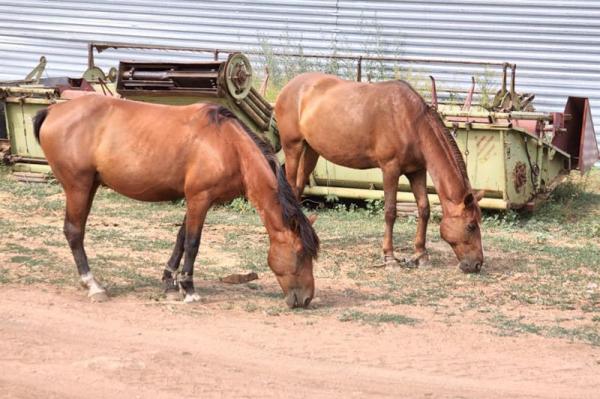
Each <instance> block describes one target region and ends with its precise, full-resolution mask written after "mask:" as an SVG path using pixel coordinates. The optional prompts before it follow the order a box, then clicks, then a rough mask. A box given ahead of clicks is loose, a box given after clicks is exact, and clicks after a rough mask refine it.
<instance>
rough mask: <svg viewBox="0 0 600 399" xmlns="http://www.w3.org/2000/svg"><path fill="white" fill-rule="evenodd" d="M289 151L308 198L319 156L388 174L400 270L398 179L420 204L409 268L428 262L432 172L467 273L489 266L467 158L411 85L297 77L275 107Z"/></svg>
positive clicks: (388, 206) (447, 229) (387, 246)
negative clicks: (404, 180)
mask: <svg viewBox="0 0 600 399" xmlns="http://www.w3.org/2000/svg"><path fill="white" fill-rule="evenodd" d="M275 113H276V117H277V125H278V128H279V133H280V136H281V143H282V146H283V150H284V152H285V165H286V166H285V169H286V174H287V179H288V181H289V183H290V185H292V187H295V190H296V194H297V195H298V196H300V195H301V194H302V190H303V189H304V186H305V185H306V183H307V180H308V177H309V175H310V173H311V172H312V171H313V169H314V168H315V165H316V163H317V159H318V157H319V155H322V156H323V157H324V158H326V159H327V160H329V161H331V162H334V163H336V164H339V165H343V166H347V167H350V168H357V169H366V168H374V167H378V168H381V170H382V172H383V190H384V200H385V234H384V238H383V253H384V260H385V264H386V265H389V266H392V265H396V264H397V259H395V258H394V250H393V239H392V232H393V228H394V222H395V220H396V191H397V188H398V179H399V178H400V176H401V175H402V174H404V175H406V177H407V178H408V180H409V182H410V186H411V189H412V191H413V194H414V196H415V199H416V201H417V206H418V210H419V220H418V224H417V234H416V238H415V254H414V255H413V256H412V258H411V259H410V260H409V265H413V266H414V265H418V264H419V262H425V261H427V259H428V255H427V251H426V249H425V233H426V231H427V222H428V220H429V201H428V198H427V187H426V176H427V171H428V172H429V173H430V175H431V178H432V180H433V183H434V185H435V188H436V190H437V193H438V196H439V198H440V202H441V205H442V210H443V219H442V223H441V225H440V233H441V236H442V238H443V239H444V240H445V241H447V242H448V243H449V244H450V245H451V246H452V249H453V250H454V253H455V254H456V256H457V257H458V259H459V261H460V264H459V266H460V268H461V270H463V271H464V272H478V271H479V270H480V268H481V265H482V263H483V250H482V246H481V234H480V231H479V223H480V219H481V211H480V209H479V205H478V204H477V202H478V201H479V199H481V193H478V194H475V195H474V194H473V192H472V190H471V185H470V183H469V179H468V177H467V172H466V167H465V163H464V160H463V159H462V156H461V154H460V151H459V150H458V147H457V145H456V142H455V141H454V139H453V138H452V136H451V134H450V132H449V131H448V130H447V129H446V128H445V126H444V124H443V122H442V121H441V119H440V117H439V115H438V113H437V112H436V111H435V110H434V109H432V108H430V107H429V106H428V105H427V104H426V103H425V101H424V100H423V99H422V97H421V96H420V95H419V94H418V93H417V92H416V91H415V90H414V89H413V88H412V87H411V86H410V85H409V84H408V83H406V82H402V81H389V82H381V83H373V84H369V83H358V82H350V81H345V80H342V79H339V78H338V77H335V76H330V75H324V74H320V73H306V74H302V75H299V76H297V77H296V78H294V79H292V80H291V81H290V82H289V83H288V84H287V85H286V86H285V87H284V88H283V90H282V91H281V93H280V94H279V97H278V98H277V104H276V106H275Z"/></svg>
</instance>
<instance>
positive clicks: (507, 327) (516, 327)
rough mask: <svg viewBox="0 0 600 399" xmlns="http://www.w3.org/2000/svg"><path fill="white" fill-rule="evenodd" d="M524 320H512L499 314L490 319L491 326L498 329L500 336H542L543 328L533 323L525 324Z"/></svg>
mask: <svg viewBox="0 0 600 399" xmlns="http://www.w3.org/2000/svg"><path fill="white" fill-rule="evenodd" d="M522 320H523V318H519V319H511V318H509V317H507V316H505V315H502V314H497V315H495V316H493V317H492V318H490V319H489V322H490V324H491V325H492V326H493V327H494V328H496V329H497V333H498V335H502V336H515V335H518V334H523V333H530V334H540V333H541V332H542V328H541V327H540V326H538V325H536V324H533V323H524V322H523V321H522Z"/></svg>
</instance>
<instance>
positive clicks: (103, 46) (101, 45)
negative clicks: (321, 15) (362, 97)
mask: <svg viewBox="0 0 600 399" xmlns="http://www.w3.org/2000/svg"><path fill="white" fill-rule="evenodd" d="M94 48H95V49H96V50H97V51H98V53H101V52H103V51H105V50H107V49H110V48H114V49H120V48H129V49H145V50H165V51H188V52H195V53H210V54H213V55H214V54H217V56H218V54H219V53H228V54H231V53H241V52H243V53H246V54H253V55H263V52H262V51H257V50H244V51H242V50H236V49H229V50H227V49H214V48H200V47H183V46H164V45H149V44H135V43H118V42H91V43H89V45H88V51H89V52H90V53H91V52H93V49H94ZM272 55H276V56H288V57H305V58H329V59H337V60H359V59H361V60H368V61H404V62H425V63H431V64H450V65H480V66H504V65H511V64H507V63H504V62H498V61H488V60H477V61H456V60H449V59H443V58H410V57H375V56H364V55H359V54H330V55H327V54H317V53H302V54H298V53H288V52H281V51H274V52H272ZM88 60H92V62H93V56H92V57H90V55H89V54H88ZM512 65H514V64H512Z"/></svg>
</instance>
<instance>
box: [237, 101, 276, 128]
mask: <svg viewBox="0 0 600 399" xmlns="http://www.w3.org/2000/svg"><path fill="white" fill-rule="evenodd" d="M235 104H236V105H237V106H238V107H240V108H241V109H242V110H243V111H244V112H245V113H246V114H247V115H248V117H249V118H250V119H252V121H253V122H254V123H255V124H256V126H258V128H259V129H261V130H268V129H269V124H268V122H265V121H264V120H263V119H262V118H261V117H260V116H259V115H258V114H257V113H256V112H255V111H254V110H253V109H252V108H251V107H250V106H249V105H248V104H246V103H245V102H244V101H236V103H235Z"/></svg>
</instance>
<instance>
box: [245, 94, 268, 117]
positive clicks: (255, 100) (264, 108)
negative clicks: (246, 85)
mask: <svg viewBox="0 0 600 399" xmlns="http://www.w3.org/2000/svg"><path fill="white" fill-rule="evenodd" d="M248 99H249V100H251V101H252V102H253V103H254V104H256V106H257V107H258V108H260V110H261V111H262V113H263V114H265V115H266V116H267V118H270V115H271V113H272V112H273V108H272V107H271V104H269V103H268V102H266V101H264V100H262V99H261V98H260V97H259V96H258V95H257V93H256V92H255V90H254V88H252V89H251V90H250V91H249V92H248Z"/></svg>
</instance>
